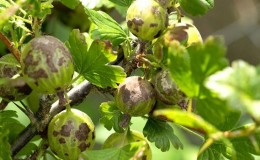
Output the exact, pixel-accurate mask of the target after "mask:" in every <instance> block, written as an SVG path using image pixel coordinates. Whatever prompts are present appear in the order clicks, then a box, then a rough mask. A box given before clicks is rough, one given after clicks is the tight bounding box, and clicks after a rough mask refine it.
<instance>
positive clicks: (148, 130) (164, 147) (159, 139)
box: [143, 118, 183, 152]
mask: <svg viewBox="0 0 260 160" xmlns="http://www.w3.org/2000/svg"><path fill="white" fill-rule="evenodd" d="M143 134H144V136H145V137H147V139H148V140H149V141H150V142H155V146H156V147H157V148H159V149H161V151H162V152H165V151H168V150H169V149H170V144H172V145H173V146H174V148H176V149H179V148H180V149H183V145H182V143H181V141H180V140H179V138H178V137H177V136H176V135H175V134H174V131H173V129H172V127H171V126H170V125H169V124H168V123H167V122H165V121H161V120H158V119H153V118H149V119H148V121H147V122H146V124H145V126H144V128H143Z"/></svg>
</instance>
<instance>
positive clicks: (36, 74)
mask: <svg viewBox="0 0 260 160" xmlns="http://www.w3.org/2000/svg"><path fill="white" fill-rule="evenodd" d="M29 76H30V77H32V78H34V79H39V78H48V75H47V73H46V72H45V70H44V69H42V68H41V69H39V70H37V71H34V72H31V73H29Z"/></svg>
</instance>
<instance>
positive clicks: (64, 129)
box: [60, 121, 74, 137]
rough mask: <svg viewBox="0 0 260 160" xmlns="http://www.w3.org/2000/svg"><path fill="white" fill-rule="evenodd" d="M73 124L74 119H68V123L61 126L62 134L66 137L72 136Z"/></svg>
mask: <svg viewBox="0 0 260 160" xmlns="http://www.w3.org/2000/svg"><path fill="white" fill-rule="evenodd" d="M73 128H74V127H73V125H72V121H68V123H67V125H63V126H62V127H61V131H60V134H61V135H62V136H64V137H69V136H70V132H71V130H72V129H73Z"/></svg>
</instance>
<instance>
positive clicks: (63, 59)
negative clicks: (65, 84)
mask: <svg viewBox="0 0 260 160" xmlns="http://www.w3.org/2000/svg"><path fill="white" fill-rule="evenodd" d="M65 62H66V60H65V58H64V57H61V58H60V59H59V61H58V65H59V66H62V65H63V63H65Z"/></svg>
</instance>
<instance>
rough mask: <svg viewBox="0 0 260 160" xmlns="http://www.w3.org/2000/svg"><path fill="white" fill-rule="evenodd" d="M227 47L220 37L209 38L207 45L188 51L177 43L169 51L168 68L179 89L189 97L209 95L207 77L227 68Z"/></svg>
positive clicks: (198, 44) (200, 45)
mask: <svg viewBox="0 0 260 160" xmlns="http://www.w3.org/2000/svg"><path fill="white" fill-rule="evenodd" d="M225 52H226V49H225V46H224V44H223V41H222V39H221V38H219V37H209V38H208V39H207V40H206V41H205V44H201V43H196V44H194V45H192V46H190V47H189V48H188V49H186V48H184V47H183V46H181V45H180V43H178V42H176V43H174V44H173V46H172V47H171V48H169V49H168V62H167V65H168V68H169V70H170V73H171V75H172V78H173V79H174V80H175V81H176V83H177V85H178V86H179V88H180V89H181V90H182V91H183V92H184V93H185V94H186V95H187V96H189V97H199V96H204V95H207V94H208V91H207V89H206V88H205V86H204V82H205V80H206V78H207V77H209V76H210V75H212V74H213V73H215V72H217V71H219V70H221V69H223V68H224V67H226V66H227V64H228V63H227V60H226V58H224V57H225Z"/></svg>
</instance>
